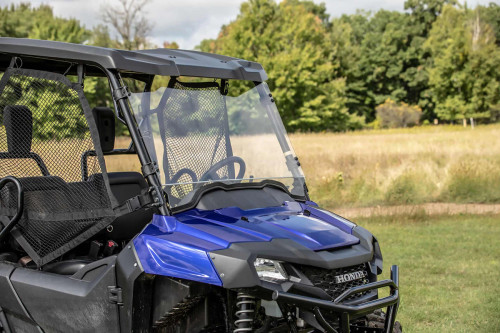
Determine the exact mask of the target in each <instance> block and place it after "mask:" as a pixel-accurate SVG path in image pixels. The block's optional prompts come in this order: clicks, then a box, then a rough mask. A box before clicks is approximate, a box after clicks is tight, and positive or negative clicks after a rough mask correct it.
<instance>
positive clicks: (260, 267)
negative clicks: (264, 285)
mask: <svg viewBox="0 0 500 333" xmlns="http://www.w3.org/2000/svg"><path fill="white" fill-rule="evenodd" d="M253 265H254V266H255V270H256V271H257V275H258V276H259V279H261V280H264V281H270V282H283V281H286V280H288V275H287V274H286V272H285V270H284V269H283V266H282V264H281V261H277V260H271V259H263V258H257V259H255V261H254V263H253Z"/></svg>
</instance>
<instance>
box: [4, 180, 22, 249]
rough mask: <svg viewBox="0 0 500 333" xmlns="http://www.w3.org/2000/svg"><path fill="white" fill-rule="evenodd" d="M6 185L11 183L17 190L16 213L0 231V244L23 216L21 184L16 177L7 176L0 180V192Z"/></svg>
mask: <svg viewBox="0 0 500 333" xmlns="http://www.w3.org/2000/svg"><path fill="white" fill-rule="evenodd" d="M7 183H13V184H14V185H15V186H16V189H17V212H16V215H14V216H13V217H12V219H10V221H9V223H7V225H6V226H5V228H3V229H2V230H1V231H0V242H2V240H3V239H4V237H6V236H7V235H8V234H9V232H10V231H11V230H12V228H14V226H15V225H16V224H17V223H18V222H19V220H20V219H21V216H22V215H23V209H24V191H23V187H22V185H21V183H20V182H19V180H18V179H17V178H16V177H12V176H7V177H5V178H2V179H1V180H0V190H1V189H2V188H3V187H4V186H5V185H7Z"/></svg>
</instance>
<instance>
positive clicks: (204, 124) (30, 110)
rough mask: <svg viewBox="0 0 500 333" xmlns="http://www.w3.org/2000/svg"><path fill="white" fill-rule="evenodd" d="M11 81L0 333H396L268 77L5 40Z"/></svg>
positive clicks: (5, 114)
mask: <svg viewBox="0 0 500 333" xmlns="http://www.w3.org/2000/svg"><path fill="white" fill-rule="evenodd" d="M0 71H1V79H0V124H1V126H0V179H1V180H0V230H1V231H0V332H2V333H11V332H12V333H14V332H16V333H17V332H65V333H67V332H206V333H208V332H235V333H236V332H344V333H346V332H386V333H393V332H401V326H400V325H399V323H398V322H396V321H395V317H396V312H397V310H398V305H399V292H398V268H397V266H392V268H391V272H390V279H387V280H381V281H377V276H378V275H380V274H381V273H382V254H381V251H380V247H379V244H378V242H377V239H376V238H375V237H373V236H372V234H371V233H370V232H368V231H367V230H365V229H363V228H362V227H360V226H357V225H356V224H354V223H352V222H350V221H348V220H346V219H344V218H342V217H340V216H338V215H336V214H334V213H331V212H329V211H327V210H325V209H322V208H320V207H318V205H317V204H315V203H314V202H313V201H311V200H310V198H309V196H308V192H307V187H306V182H305V178H304V175H303V173H302V170H301V167H300V163H299V161H298V158H297V156H296V155H295V153H294V151H293V149H292V146H291V144H290V141H289V139H288V137H287V134H286V132H285V128H284V126H283V123H282V121H281V118H280V115H279V112H278V110H277V108H276V102H275V100H274V97H273V95H272V94H271V92H270V90H269V87H268V86H267V85H266V83H265V81H266V79H267V75H266V73H265V71H264V69H263V68H262V66H261V65H260V64H258V63H255V62H251V61H246V60H241V59H236V58H231V57H227V56H220V55H214V54H207V53H201V52H195V51H181V50H169V49H156V50H143V51H123V50H115V49H106V48H98V47H92V46H86V45H75V44H66V43H59V42H51V41H40V40H27V39H14V38H0ZM92 104H93V105H92ZM381 288H385V289H386V290H387V292H386V293H385V294H384V295H385V296H384V297H379V295H378V291H379V289H381ZM382 309H384V312H382Z"/></svg>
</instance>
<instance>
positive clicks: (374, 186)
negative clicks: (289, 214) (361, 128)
mask: <svg viewBox="0 0 500 333" xmlns="http://www.w3.org/2000/svg"><path fill="white" fill-rule="evenodd" d="M291 141H292V143H293V145H294V147H295V150H296V152H297V154H298V156H299V157H300V160H301V162H302V166H303V168H304V171H305V173H306V176H307V180H308V184H309V188H310V192H311V196H312V198H313V199H315V200H317V201H318V202H320V203H321V204H323V205H326V206H329V207H335V206H337V207H338V206H368V205H374V204H385V203H388V204H405V203H421V202H436V201H446V202H498V201H500V126H499V125H490V126H480V127H476V128H475V129H474V130H472V129H471V128H470V127H469V128H463V127H459V126H445V127H443V126H439V127H419V128H413V129H398V130H380V131H366V132H354V133H345V134H333V133H324V134H294V135H292V136H291Z"/></svg>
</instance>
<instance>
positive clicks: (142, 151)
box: [105, 69, 171, 215]
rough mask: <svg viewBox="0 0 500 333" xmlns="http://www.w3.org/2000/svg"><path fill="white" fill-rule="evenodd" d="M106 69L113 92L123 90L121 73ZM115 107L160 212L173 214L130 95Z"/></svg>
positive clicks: (122, 98)
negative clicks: (131, 104)
mask: <svg viewBox="0 0 500 333" xmlns="http://www.w3.org/2000/svg"><path fill="white" fill-rule="evenodd" d="M105 71H106V75H107V76H108V79H109V83H110V86H111V89H112V90H113V92H114V91H121V90H123V86H122V84H121V82H120V81H121V80H120V76H119V74H118V73H113V72H111V71H110V70H108V69H105ZM115 108H119V109H120V110H121V112H122V116H123V120H124V121H125V124H126V125H127V127H128V130H129V132H130V136H131V138H132V141H133V142H134V146H135V150H136V152H137V156H138V157H139V161H140V162H141V166H142V171H143V175H144V177H145V178H146V179H147V180H148V182H149V184H150V186H151V187H152V188H153V191H154V192H155V193H152V196H153V199H154V201H155V203H156V204H157V205H158V207H159V210H160V213H161V214H162V215H171V212H170V209H169V206H168V202H166V199H165V196H164V195H163V188H162V185H161V181H160V177H159V174H158V166H157V165H156V161H153V160H152V159H151V157H150V156H149V153H148V151H147V149H146V145H145V143H144V141H143V139H142V136H141V134H140V133H139V130H138V129H137V126H136V122H135V120H134V118H133V116H132V112H131V110H130V106H129V103H128V96H122V97H121V98H116V99H115ZM116 113H117V116H118V113H119V111H118V109H117V110H116ZM118 117H119V116H118Z"/></svg>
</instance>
